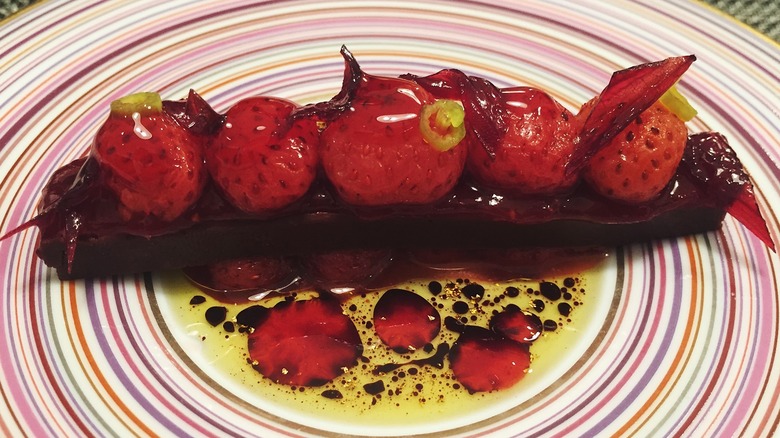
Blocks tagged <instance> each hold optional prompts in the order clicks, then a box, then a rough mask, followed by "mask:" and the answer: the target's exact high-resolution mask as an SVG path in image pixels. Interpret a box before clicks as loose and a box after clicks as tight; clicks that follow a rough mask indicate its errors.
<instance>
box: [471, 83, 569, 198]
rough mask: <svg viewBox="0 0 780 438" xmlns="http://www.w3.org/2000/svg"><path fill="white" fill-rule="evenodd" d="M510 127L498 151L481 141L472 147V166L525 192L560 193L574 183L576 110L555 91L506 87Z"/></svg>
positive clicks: (487, 179)
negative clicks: (571, 170) (570, 168)
mask: <svg viewBox="0 0 780 438" xmlns="http://www.w3.org/2000/svg"><path fill="white" fill-rule="evenodd" d="M497 104H498V105H504V106H505V110H504V111H503V113H504V114H505V115H504V123H506V125H507V131H506V133H505V134H504V135H503V136H502V137H501V138H500V140H499V141H498V143H497V144H496V145H494V146H493V148H492V154H490V153H489V152H488V150H486V149H485V147H483V146H482V145H481V144H480V143H477V142H474V143H472V145H471V148H470V150H469V158H468V168H469V170H470V171H471V172H472V173H473V174H474V175H475V176H476V177H477V178H478V179H480V180H481V181H482V182H484V183H485V184H487V185H490V186H493V187H500V188H506V189H510V190H512V191H514V192H517V193H525V194H554V193H558V192H561V191H564V190H566V189H568V188H570V187H571V186H572V185H574V183H575V182H576V181H577V175H576V174H568V175H567V172H566V164H567V163H568V161H569V159H570V157H571V154H572V153H573V152H574V149H575V139H576V137H577V134H578V126H577V125H576V124H575V118H574V115H573V114H571V112H569V110H567V109H566V108H564V107H563V106H561V105H560V104H559V103H558V102H556V101H555V99H553V98H552V97H551V96H550V95H549V94H547V93H545V92H544V91H542V90H539V89H536V88H531V87H516V88H512V89H506V90H503V99H502V101H501V102H498V103H497Z"/></svg>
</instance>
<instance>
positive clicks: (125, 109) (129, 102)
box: [111, 92, 162, 116]
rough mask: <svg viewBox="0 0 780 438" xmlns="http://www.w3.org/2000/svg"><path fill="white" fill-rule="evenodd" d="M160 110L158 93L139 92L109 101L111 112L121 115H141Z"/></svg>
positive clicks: (160, 100)
mask: <svg viewBox="0 0 780 438" xmlns="http://www.w3.org/2000/svg"><path fill="white" fill-rule="evenodd" d="M161 111H162V98H161V97H160V95H159V94H158V93H154V92H141V93H134V94H129V95H127V96H125V97H121V98H119V99H117V100H115V101H113V102H111V112H112V113H114V114H121V115H127V116H129V115H132V114H133V113H139V114H141V115H144V114H149V113H159V112H161Z"/></svg>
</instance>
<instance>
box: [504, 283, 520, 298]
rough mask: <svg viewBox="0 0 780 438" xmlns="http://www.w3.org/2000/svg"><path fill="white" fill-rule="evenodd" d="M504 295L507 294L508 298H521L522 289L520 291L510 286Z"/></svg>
mask: <svg viewBox="0 0 780 438" xmlns="http://www.w3.org/2000/svg"><path fill="white" fill-rule="evenodd" d="M504 293H505V294H506V296H508V297H509V298H515V297H517V296H519V295H520V289H518V288H516V287H514V286H509V287H507V288H506V289H505V290H504Z"/></svg>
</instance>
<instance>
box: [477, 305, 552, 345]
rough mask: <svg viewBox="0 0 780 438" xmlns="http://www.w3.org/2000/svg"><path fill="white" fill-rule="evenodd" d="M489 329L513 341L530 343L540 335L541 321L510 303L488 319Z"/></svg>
mask: <svg viewBox="0 0 780 438" xmlns="http://www.w3.org/2000/svg"><path fill="white" fill-rule="evenodd" d="M490 329H491V330H493V331H494V332H496V333H498V334H500V335H503V336H505V337H507V338H509V339H511V340H513V341H517V342H523V343H531V342H533V341H535V340H536V339H537V338H539V336H541V334H542V321H541V319H539V317H538V316H536V315H534V314H533V313H526V312H523V311H522V310H520V308H519V307H517V306H515V305H510V306H507V308H506V309H504V311H502V312H501V313H498V314H496V315H494V316H493V317H492V318H491V319H490Z"/></svg>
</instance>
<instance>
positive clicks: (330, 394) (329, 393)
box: [320, 389, 344, 400]
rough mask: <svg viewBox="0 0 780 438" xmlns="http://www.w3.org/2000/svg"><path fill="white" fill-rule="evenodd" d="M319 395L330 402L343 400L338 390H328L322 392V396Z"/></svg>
mask: <svg viewBox="0 0 780 438" xmlns="http://www.w3.org/2000/svg"><path fill="white" fill-rule="evenodd" d="M320 395H322V396H323V397H325V398H329V399H331V400H339V399H342V398H344V395H343V394H342V393H341V391H339V390H338V389H328V390H326V391H322V394H320Z"/></svg>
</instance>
